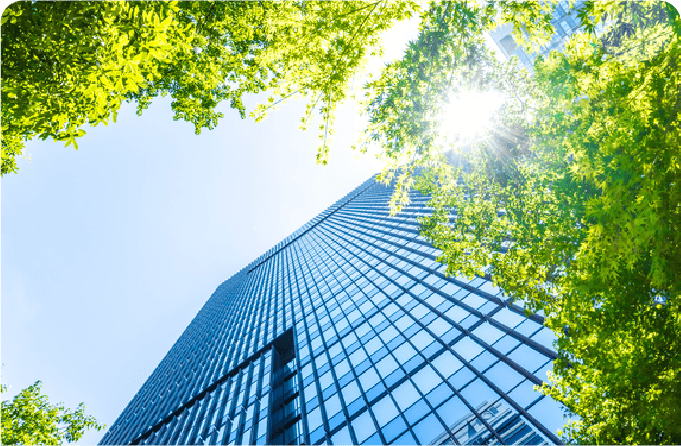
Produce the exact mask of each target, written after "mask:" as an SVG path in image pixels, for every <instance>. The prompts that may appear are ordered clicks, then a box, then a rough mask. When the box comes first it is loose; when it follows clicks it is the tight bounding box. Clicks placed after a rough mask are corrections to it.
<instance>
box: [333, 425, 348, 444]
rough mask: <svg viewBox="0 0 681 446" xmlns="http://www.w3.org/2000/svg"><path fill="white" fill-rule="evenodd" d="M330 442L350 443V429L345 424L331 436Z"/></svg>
mask: <svg viewBox="0 0 681 446" xmlns="http://www.w3.org/2000/svg"><path fill="white" fill-rule="evenodd" d="M331 444H352V439H351V438H350V431H349V430H348V427H347V426H345V427H343V429H341V430H339V431H338V432H336V433H335V434H334V435H333V437H331Z"/></svg>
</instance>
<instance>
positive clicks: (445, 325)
mask: <svg viewBox="0 0 681 446" xmlns="http://www.w3.org/2000/svg"><path fill="white" fill-rule="evenodd" d="M428 328H429V329H430V331H432V332H433V333H434V334H435V335H436V336H442V335H443V334H444V333H446V332H448V331H449V329H450V328H452V324H450V323H449V322H447V321H446V320H444V319H442V318H441V317H437V318H435V319H434V320H433V322H431V323H430V324H428Z"/></svg>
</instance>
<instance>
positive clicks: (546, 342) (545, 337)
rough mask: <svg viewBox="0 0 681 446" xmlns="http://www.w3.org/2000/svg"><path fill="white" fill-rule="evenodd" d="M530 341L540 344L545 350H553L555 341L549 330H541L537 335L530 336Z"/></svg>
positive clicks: (554, 336)
mask: <svg viewBox="0 0 681 446" xmlns="http://www.w3.org/2000/svg"><path fill="white" fill-rule="evenodd" d="M532 339H533V340H535V341H537V342H538V343H540V344H541V345H543V346H544V347H546V348H550V349H552V350H553V349H554V346H553V343H554V341H555V340H556V339H558V338H557V337H556V335H555V334H554V333H553V331H551V329H549V328H546V327H544V328H542V329H541V330H540V331H539V332H538V333H536V334H535V335H534V336H532Z"/></svg>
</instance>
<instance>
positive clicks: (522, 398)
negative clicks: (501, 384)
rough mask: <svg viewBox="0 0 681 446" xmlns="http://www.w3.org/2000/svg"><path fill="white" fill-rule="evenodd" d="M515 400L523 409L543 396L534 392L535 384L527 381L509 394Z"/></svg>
mask: <svg viewBox="0 0 681 446" xmlns="http://www.w3.org/2000/svg"><path fill="white" fill-rule="evenodd" d="M508 396H510V397H511V398H512V399H513V400H515V401H516V402H517V403H518V405H520V406H521V407H527V406H529V405H530V403H532V401H534V400H536V399H537V398H539V397H540V396H541V393H539V392H537V391H535V390H534V384H533V383H532V382H531V381H528V380H525V381H523V382H522V383H520V385H518V387H516V388H515V389H513V391H512V392H511V393H509V394H508Z"/></svg>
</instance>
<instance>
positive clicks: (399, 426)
mask: <svg viewBox="0 0 681 446" xmlns="http://www.w3.org/2000/svg"><path fill="white" fill-rule="evenodd" d="M374 413H375V412H374ZM406 429H407V424H406V423H405V422H404V420H403V419H402V417H400V416H398V417H397V418H394V419H393V420H392V421H390V422H389V423H388V424H387V425H386V426H385V427H384V428H382V429H381V431H382V432H383V436H384V437H385V440H386V441H387V442H391V441H392V440H393V439H395V438H396V437H398V436H399V435H400V434H401V433H402V432H404V431H405V430H406Z"/></svg>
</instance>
